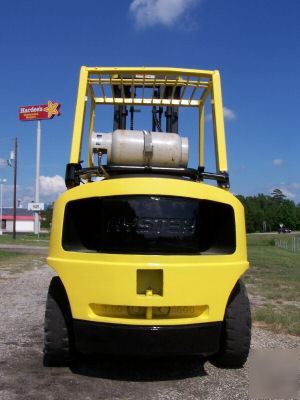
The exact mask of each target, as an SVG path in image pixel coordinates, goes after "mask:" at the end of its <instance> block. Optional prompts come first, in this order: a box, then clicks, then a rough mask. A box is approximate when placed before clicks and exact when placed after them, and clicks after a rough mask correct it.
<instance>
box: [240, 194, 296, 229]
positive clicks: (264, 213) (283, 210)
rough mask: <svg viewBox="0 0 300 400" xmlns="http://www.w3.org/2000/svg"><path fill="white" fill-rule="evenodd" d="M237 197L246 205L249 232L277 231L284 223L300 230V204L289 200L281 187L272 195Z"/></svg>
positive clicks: (290, 227) (288, 226) (287, 226)
mask: <svg viewBox="0 0 300 400" xmlns="http://www.w3.org/2000/svg"><path fill="white" fill-rule="evenodd" d="M237 197H238V198H239V200H240V201H241V202H242V203H243V205H244V207H245V217H246V229H247V232H248V233H252V232H264V231H266V232H271V231H277V230H279V229H280V226H282V225H283V226H284V227H286V228H289V229H291V230H300V204H298V205H296V204H295V203H294V202H293V201H292V200H289V199H288V198H287V197H286V196H285V195H284V194H283V193H282V191H281V190H280V189H274V190H273V192H272V193H271V195H264V194H258V195H257V196H247V197H245V196H241V195H238V196H237Z"/></svg>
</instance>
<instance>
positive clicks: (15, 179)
mask: <svg viewBox="0 0 300 400" xmlns="http://www.w3.org/2000/svg"><path fill="white" fill-rule="evenodd" d="M17 168H18V138H15V150H14V214H13V215H14V219H13V239H16V220H17Z"/></svg>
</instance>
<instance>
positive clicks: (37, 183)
mask: <svg viewBox="0 0 300 400" xmlns="http://www.w3.org/2000/svg"><path fill="white" fill-rule="evenodd" d="M40 154H41V121H40V120H38V121H37V129H36V174H35V199H34V201H35V202H36V203H39V202H40V157H41V155H40ZM39 222H40V213H39V212H38V211H35V213H34V233H35V234H36V235H38V236H39V232H40V229H39V228H40V227H39Z"/></svg>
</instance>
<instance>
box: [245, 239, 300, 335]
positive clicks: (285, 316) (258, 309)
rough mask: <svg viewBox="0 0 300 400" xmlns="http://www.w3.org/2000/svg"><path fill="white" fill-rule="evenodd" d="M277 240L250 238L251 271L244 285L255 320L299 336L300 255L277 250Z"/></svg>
mask: <svg viewBox="0 0 300 400" xmlns="http://www.w3.org/2000/svg"><path fill="white" fill-rule="evenodd" d="M274 237H277V236H276V235H274V234H273V235H272V234H270V235H248V258H249V261H250V269H249V271H248V272H247V273H246V275H245V276H244V281H245V283H246V285H247V289H248V292H249V294H250V295H251V297H252V311H253V316H254V320H257V321H260V322H264V323H266V324H267V325H268V326H270V327H271V328H272V329H274V330H276V331H283V332H288V333H293V334H296V335H299V334H300V329H299V327H300V301H299V293H300V253H299V252H298V253H292V252H290V251H287V250H285V249H281V248H278V247H275V246H274ZM256 298H257V299H258V300H259V301H255V300H256Z"/></svg>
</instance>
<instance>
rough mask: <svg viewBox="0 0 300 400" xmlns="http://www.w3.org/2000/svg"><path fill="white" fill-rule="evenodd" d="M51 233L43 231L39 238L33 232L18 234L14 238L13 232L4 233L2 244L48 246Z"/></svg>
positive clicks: (1, 237) (0, 238)
mask: <svg viewBox="0 0 300 400" xmlns="http://www.w3.org/2000/svg"><path fill="white" fill-rule="evenodd" d="M49 237H50V235H49V233H41V234H40V236H39V238H38V237H37V236H36V235H34V234H33V233H26V234H18V235H17V237H16V239H13V237H12V234H4V235H1V236H0V244H23V245H28V246H48V245H49Z"/></svg>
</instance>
